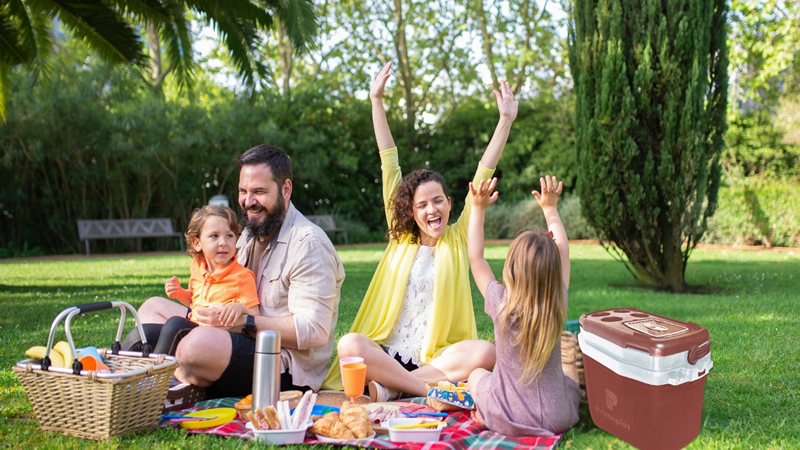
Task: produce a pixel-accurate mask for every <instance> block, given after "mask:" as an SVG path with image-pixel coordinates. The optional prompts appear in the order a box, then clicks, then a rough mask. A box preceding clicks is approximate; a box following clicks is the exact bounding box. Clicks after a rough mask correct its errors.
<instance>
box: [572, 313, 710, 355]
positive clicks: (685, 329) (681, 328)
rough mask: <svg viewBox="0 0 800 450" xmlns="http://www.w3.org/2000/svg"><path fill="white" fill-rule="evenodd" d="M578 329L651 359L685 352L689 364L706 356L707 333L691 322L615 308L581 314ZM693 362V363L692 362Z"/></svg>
mask: <svg viewBox="0 0 800 450" xmlns="http://www.w3.org/2000/svg"><path fill="white" fill-rule="evenodd" d="M579 322H580V325H581V328H582V329H584V330H586V331H588V332H590V333H592V334H594V335H596V336H598V337H600V338H602V339H605V340H606V341H608V342H610V343H612V344H614V345H616V346H618V347H620V348H633V349H636V350H640V351H642V352H645V353H648V354H650V356H652V357H665V356H669V355H675V354H677V353H681V352H685V351H689V358H688V359H689V362H690V364H694V362H695V361H697V360H699V359H700V358H701V357H703V356H705V355H706V354H708V346H707V345H703V344H705V343H706V342H708V330H706V329H705V328H703V327H701V326H700V325H697V324H696V323H691V322H682V321H680V320H675V319H670V318H667V317H663V316H659V315H657V314H652V313H648V312H645V311H640V310H638V309H636V308H615V309H606V310H602V311H596V312H592V313H587V314H584V315H582V316H581V317H580V319H579ZM693 360H694V361H693Z"/></svg>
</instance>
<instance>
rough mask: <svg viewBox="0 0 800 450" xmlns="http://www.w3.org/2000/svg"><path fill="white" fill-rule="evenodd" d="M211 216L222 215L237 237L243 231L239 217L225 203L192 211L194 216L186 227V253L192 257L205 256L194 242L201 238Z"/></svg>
mask: <svg viewBox="0 0 800 450" xmlns="http://www.w3.org/2000/svg"><path fill="white" fill-rule="evenodd" d="M211 216H217V217H222V218H223V219H225V220H226V221H227V222H228V226H229V227H230V228H231V231H233V234H235V235H236V237H237V238H238V237H239V234H241V232H242V226H241V225H240V224H239V219H238V218H237V217H236V213H234V212H233V210H232V209H230V208H228V207H227V206H224V205H205V206H203V207H202V208H198V209H195V210H194V212H193V213H192V218H191V219H189V226H188V227H186V233H184V237H185V238H186V253H188V254H189V256H191V257H192V258H203V252H198V251H196V250H195V249H194V243H195V241H196V240H199V239H200V233H202V231H203V225H205V224H206V219H208V218H209V217H211Z"/></svg>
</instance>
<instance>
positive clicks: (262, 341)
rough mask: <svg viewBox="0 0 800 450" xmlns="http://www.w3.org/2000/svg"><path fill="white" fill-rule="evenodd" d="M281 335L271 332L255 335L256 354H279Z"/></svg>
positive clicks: (265, 331) (266, 331)
mask: <svg viewBox="0 0 800 450" xmlns="http://www.w3.org/2000/svg"><path fill="white" fill-rule="evenodd" d="M280 352H281V334H280V333H278V332H277V331H273V330H264V331H259V332H258V334H257V335H256V353H280Z"/></svg>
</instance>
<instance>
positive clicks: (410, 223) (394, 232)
mask: <svg viewBox="0 0 800 450" xmlns="http://www.w3.org/2000/svg"><path fill="white" fill-rule="evenodd" d="M431 181H434V182H436V183H439V185H440V186H442V191H444V195H445V197H447V198H450V196H449V195H448V194H447V185H446V184H445V182H444V177H443V176H442V175H441V174H440V173H439V172H434V171H433V170H427V169H418V170H415V171H413V172H411V173H409V174H407V175H406V176H404V177H403V181H401V182H400V186H398V187H397V194H396V195H395V196H394V199H392V200H391V202H389V208H391V211H392V223H391V225H390V226H389V229H388V230H386V239H388V240H395V241H398V242H399V241H400V239H401V238H402V237H403V235H405V234H406V233H411V243H412V244H416V243H417V242H419V226H418V225H417V222H416V221H415V220H414V192H416V191H417V187H419V185H421V184H424V183H428V182H431ZM445 225H447V224H445Z"/></svg>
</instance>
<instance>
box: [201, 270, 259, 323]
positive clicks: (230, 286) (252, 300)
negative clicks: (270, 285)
mask: <svg viewBox="0 0 800 450" xmlns="http://www.w3.org/2000/svg"><path fill="white" fill-rule="evenodd" d="M190 273H191V277H190V278H189V290H190V291H191V292H192V313H194V311H195V310H196V308H205V307H207V306H209V305H211V304H213V303H219V304H227V303H233V302H236V303H241V304H243V305H244V306H246V307H248V308H252V307H253V306H258V304H259V301H258V294H257V293H256V277H255V275H253V272H251V271H250V270H249V269H247V268H245V267H244V266H243V265H241V264H239V262H238V261H236V260H235V259H234V260H233V262H231V263H230V264H229V265H228V267H225V268H224V269H222V270H218V271H217V272H215V273H213V274H211V273H208V266H207V265H206V261H205V260H204V259H200V258H195V259H194V260H193V261H192V267H191V269H190ZM193 315H194V314H192V316H193ZM192 316H189V318H190V319H191V320H192V321H194V322H195V323H196V322H197V321H196V320H195V319H194V318H193V317H192Z"/></svg>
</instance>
